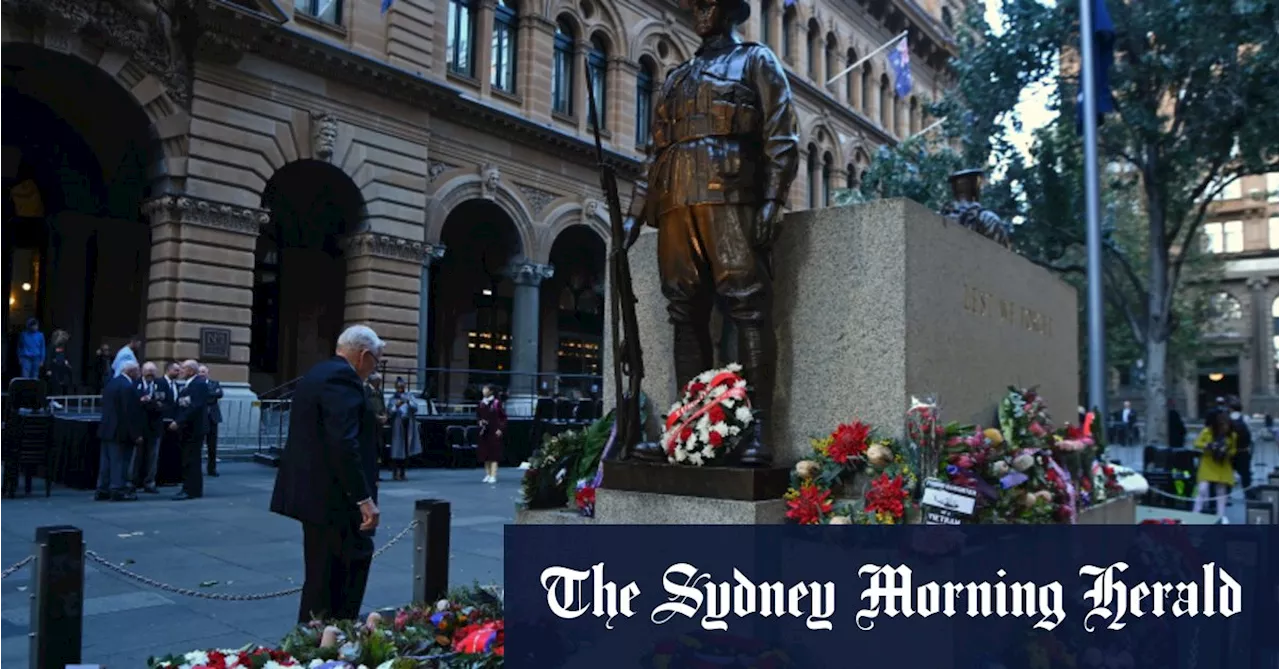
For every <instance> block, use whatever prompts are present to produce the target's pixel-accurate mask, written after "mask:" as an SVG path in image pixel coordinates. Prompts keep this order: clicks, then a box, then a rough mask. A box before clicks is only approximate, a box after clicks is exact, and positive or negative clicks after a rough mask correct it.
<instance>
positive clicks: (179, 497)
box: [173, 492, 195, 502]
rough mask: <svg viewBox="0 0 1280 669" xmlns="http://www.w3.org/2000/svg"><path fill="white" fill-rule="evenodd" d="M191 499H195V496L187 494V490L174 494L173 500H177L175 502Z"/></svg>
mask: <svg viewBox="0 0 1280 669" xmlns="http://www.w3.org/2000/svg"><path fill="white" fill-rule="evenodd" d="M189 499H195V498H194V497H192V496H191V495H188V494H187V493H185V492H180V493H178V494H176V495H174V496H173V501H175V502H184V501H186V500H189Z"/></svg>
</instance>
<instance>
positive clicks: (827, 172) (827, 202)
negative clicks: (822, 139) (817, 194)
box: [822, 153, 832, 207]
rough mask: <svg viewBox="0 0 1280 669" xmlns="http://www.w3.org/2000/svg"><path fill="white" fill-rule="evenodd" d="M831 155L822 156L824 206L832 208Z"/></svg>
mask: <svg viewBox="0 0 1280 669" xmlns="http://www.w3.org/2000/svg"><path fill="white" fill-rule="evenodd" d="M831 161H832V159H831V154H830V153H825V154H823V155H822V206H824V207H830V206H831Z"/></svg>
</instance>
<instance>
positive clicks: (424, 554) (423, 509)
mask: <svg viewBox="0 0 1280 669" xmlns="http://www.w3.org/2000/svg"><path fill="white" fill-rule="evenodd" d="M450 516H451V512H450V509H449V503H448V502H446V501H444V500H439V499H420V500H418V501H416V502H414V503H413V519H414V520H416V521H417V522H418V525H417V527H415V528H414V530H413V601H414V602H420V603H424V604H433V603H435V602H436V601H437V600H439V599H441V598H442V597H444V596H445V594H446V593H447V592H448V591H449V528H450V526H451V524H452V521H451V519H450Z"/></svg>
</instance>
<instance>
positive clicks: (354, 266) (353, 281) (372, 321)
mask: <svg viewBox="0 0 1280 669" xmlns="http://www.w3.org/2000/svg"><path fill="white" fill-rule="evenodd" d="M435 248H436V247H435V246H432V245H429V244H424V243H423V242H419V241H413V240H410V239H404V238H401V237H392V236H389V235H379V234H375V233H372V232H359V233H356V234H353V235H348V236H347V237H346V238H345V239H343V240H342V252H343V255H344V256H345V258H346V261H347V296H346V309H345V311H344V323H345V326H351V325H355V324H358V323H364V324H367V325H369V326H370V327H372V328H373V329H374V331H376V332H377V333H378V336H379V337H381V338H382V340H383V341H385V342H386V343H387V347H386V349H385V350H384V351H383V353H382V362H383V364H384V365H385V366H386V368H387V370H388V374H390V375H391V376H392V378H393V379H394V377H395V376H396V375H401V376H405V377H408V375H409V373H410V372H416V371H417V370H418V369H419V360H418V351H419V342H418V339H419V337H420V333H419V332H418V326H419V324H420V322H421V321H420V320H419V310H420V309H421V305H422V300H424V299H426V298H425V297H424V296H423V295H422V293H421V291H422V288H423V283H422V270H423V264H424V262H426V258H427V257H428V256H430V255H431V254H432V253H434V249H435Z"/></svg>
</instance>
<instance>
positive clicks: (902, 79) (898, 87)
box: [889, 37, 911, 98]
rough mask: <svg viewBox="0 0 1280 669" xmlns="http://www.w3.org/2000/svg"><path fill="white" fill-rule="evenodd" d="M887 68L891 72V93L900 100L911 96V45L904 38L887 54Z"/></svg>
mask: <svg viewBox="0 0 1280 669" xmlns="http://www.w3.org/2000/svg"><path fill="white" fill-rule="evenodd" d="M889 68H890V69H892V70H893V92H894V93H897V95H898V97H900V98H906V97H907V96H908V95H911V45H909V44H908V43H907V38H906V37H903V38H902V39H901V40H899V41H898V43H897V44H896V45H895V46H894V47H893V50H891V51H890V52H889Z"/></svg>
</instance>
